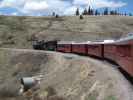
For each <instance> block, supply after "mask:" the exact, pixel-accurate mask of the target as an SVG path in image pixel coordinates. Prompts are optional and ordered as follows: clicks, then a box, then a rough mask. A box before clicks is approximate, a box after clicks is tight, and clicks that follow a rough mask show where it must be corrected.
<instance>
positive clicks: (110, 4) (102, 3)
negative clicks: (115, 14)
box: [94, 0, 127, 8]
mask: <svg viewBox="0 0 133 100" xmlns="http://www.w3.org/2000/svg"><path fill="white" fill-rule="evenodd" d="M98 1H99V2H98ZM126 5H127V4H126V3H124V2H121V1H118V2H114V1H107V0H102V1H101V0H97V2H95V3H94V6H95V7H96V8H103V7H108V8H120V7H123V6H126Z"/></svg>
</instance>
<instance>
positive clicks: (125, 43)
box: [116, 36, 133, 76]
mask: <svg viewBox="0 0 133 100" xmlns="http://www.w3.org/2000/svg"><path fill="white" fill-rule="evenodd" d="M116 46H117V47H116V62H117V63H118V64H119V65H120V66H121V67H122V68H123V69H124V70H125V71H126V72H128V73H129V74H130V75H131V76H133V36H132V37H129V38H128V37H127V38H125V39H121V40H119V41H117V42H116Z"/></svg>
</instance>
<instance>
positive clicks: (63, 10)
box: [0, 0, 127, 15]
mask: <svg viewBox="0 0 133 100" xmlns="http://www.w3.org/2000/svg"><path fill="white" fill-rule="evenodd" d="M89 5H91V6H92V7H93V8H103V7H110V8H119V7H123V6H125V5H127V4H126V3H124V2H121V1H119V2H116V1H113V0H1V1H0V8H14V9H16V11H17V12H18V13H21V14H22V15H49V14H51V13H52V12H56V13H58V14H65V15H66V14H73V13H74V11H75V9H76V8H77V7H79V8H81V9H83V8H85V7H88V6H89ZM12 13H14V12H12Z"/></svg>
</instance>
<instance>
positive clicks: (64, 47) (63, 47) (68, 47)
mask: <svg viewBox="0 0 133 100" xmlns="http://www.w3.org/2000/svg"><path fill="white" fill-rule="evenodd" d="M57 51H58V52H64V53H71V52H72V42H70V41H59V42H57Z"/></svg>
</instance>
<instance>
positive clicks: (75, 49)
mask: <svg viewBox="0 0 133 100" xmlns="http://www.w3.org/2000/svg"><path fill="white" fill-rule="evenodd" d="M72 53H77V54H84V55H86V54H87V44H86V43H76V42H75V43H72Z"/></svg>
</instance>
